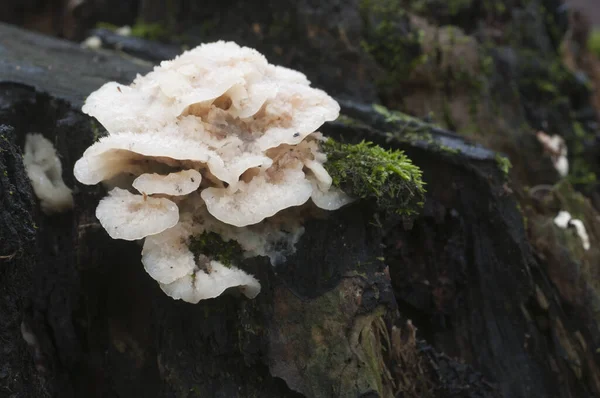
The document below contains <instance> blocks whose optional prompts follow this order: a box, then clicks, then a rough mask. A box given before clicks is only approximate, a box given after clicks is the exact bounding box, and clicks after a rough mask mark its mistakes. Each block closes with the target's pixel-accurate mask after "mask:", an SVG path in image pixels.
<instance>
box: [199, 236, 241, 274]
mask: <svg viewBox="0 0 600 398" xmlns="http://www.w3.org/2000/svg"><path fill="white" fill-rule="evenodd" d="M190 250H191V251H192V253H194V254H196V255H198V254H203V255H205V256H207V257H209V258H211V259H213V260H216V261H218V262H220V263H221V264H223V265H225V266H227V267H230V266H232V265H233V264H238V263H240V262H241V261H242V259H243V253H244V252H243V250H242V247H241V246H240V244H239V243H237V242H236V241H234V240H230V241H225V240H223V238H221V236H220V235H219V234H217V233H215V232H203V233H202V234H200V235H197V236H193V237H192V238H191V239H190Z"/></svg>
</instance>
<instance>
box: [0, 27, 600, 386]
mask: <svg viewBox="0 0 600 398" xmlns="http://www.w3.org/2000/svg"><path fill="white" fill-rule="evenodd" d="M41 49H43V51H41ZM0 54H1V55H2V59H1V61H0V125H2V126H3V127H1V128H0V132H1V133H2V138H1V139H0V148H1V151H0V173H4V176H3V175H2V174H0V182H1V184H2V185H1V186H0V187H1V188H2V190H1V191H0V198H1V202H0V203H2V207H1V208H0V222H1V223H2V224H1V225H0V238H1V240H0V255H1V256H2V257H1V258H0V293H1V294H2V296H1V297H2V298H1V301H0V339H2V341H3V342H4V343H3V348H2V349H4V350H5V352H7V355H2V356H0V394H6V395H8V396H11V394H12V395H14V396H17V397H39V396H45V395H48V396H59V397H68V396H74V397H80V396H98V397H105V396H122V397H136V396H140V397H142V396H143V397H155V396H156V397H171V396H202V397H209V396H224V397H235V396H238V397H251V396H259V397H299V396H307V397H330V396H336V397H356V396H361V397H375V396H381V397H392V396H396V397H404V396H406V397H428V396H432V397H499V396H506V397H531V396H536V397H552V396H557V395H559V396H563V397H568V396H573V397H574V396H578V397H579V396H581V397H583V396H591V395H592V394H597V393H599V392H600V388H599V387H598V384H597V383H595V380H596V379H597V375H598V372H597V364H596V359H595V358H594V357H593V355H592V356H590V355H588V353H589V350H588V349H582V348H581V347H578V346H576V345H577V344H585V339H584V338H583V337H582V341H583V343H580V342H578V341H573V342H572V346H569V347H566V348H565V345H564V344H563V343H564V341H571V340H569V339H570V337H568V336H571V335H572V333H573V331H572V330H571V329H570V325H571V324H572V323H573V318H576V316H567V315H566V314H565V308H564V303H563V301H562V299H561V298H560V295H559V294H558V293H557V290H556V288H555V287H554V285H553V284H552V283H551V282H550V281H549V277H548V275H547V274H546V270H545V268H544V267H542V266H540V264H541V262H540V261H539V259H537V258H536V257H535V255H534V254H533V252H532V250H531V248H530V246H529V243H528V242H527V237H526V234H525V230H524V227H523V221H522V216H521V214H520V213H519V211H518V209H517V207H516V201H515V198H514V196H513V195H511V192H510V189H509V188H508V186H507V181H506V179H505V178H506V176H505V174H504V173H503V172H502V171H501V170H500V169H499V168H498V164H497V160H496V155H495V153H493V152H491V151H489V150H486V149H484V148H481V147H478V146H475V145H472V144H469V143H467V142H465V141H464V139H462V138H461V137H459V136H457V135H455V134H453V133H451V132H448V131H445V130H443V129H440V128H438V127H434V126H431V125H428V124H425V123H422V122H419V121H417V120H409V121H403V120H394V119H393V118H389V117H387V118H386V117H385V116H384V115H382V114H381V113H380V112H377V111H375V110H374V109H373V108H372V107H371V106H370V105H367V104H359V103H356V102H352V101H342V113H343V115H344V116H345V118H342V119H340V121H337V122H334V123H330V124H328V125H326V126H324V128H323V130H322V131H323V132H324V133H325V134H327V135H331V136H334V137H335V138H337V139H340V140H345V141H348V142H358V141H360V140H363V139H367V140H371V141H374V142H376V143H378V144H381V145H384V146H387V147H393V148H401V149H404V150H405V151H406V152H407V153H408V154H409V155H410V157H411V158H412V159H413V160H414V162H415V163H416V164H417V165H418V166H420V167H421V168H422V169H423V171H424V178H425V180H426V182H427V190H428V193H427V201H426V203H425V208H424V209H423V212H422V214H421V215H420V216H419V217H417V218H416V219H415V220H414V221H413V223H412V224H411V225H405V224H404V223H402V222H399V221H393V220H387V222H383V223H381V224H380V223H378V222H376V221H377V219H376V218H375V217H374V215H375V213H374V209H373V207H372V205H371V204H370V203H358V204H354V205H352V206H349V207H347V208H345V209H343V210H340V211H337V212H333V213H331V214H330V215H329V216H328V217H327V218H324V219H315V220H311V221H308V222H307V223H306V225H305V227H306V232H305V234H304V236H303V238H302V239H301V241H300V242H299V244H298V246H297V249H298V250H297V253H296V254H295V255H293V256H292V257H290V258H288V260H287V262H286V263H285V264H283V265H281V266H278V267H277V268H273V267H271V266H270V264H269V263H268V261H266V260H265V259H261V258H258V259H253V260H249V261H247V262H246V263H245V264H243V268H244V269H246V270H248V271H250V272H252V273H253V274H255V275H256V276H257V278H258V279H259V280H260V282H261V285H262V292H261V293H260V295H259V296H258V297H257V298H256V299H255V300H246V299H243V298H240V297H231V296H225V297H219V298H217V299H213V300H206V301H203V302H200V303H199V304H197V305H191V304H187V303H183V302H177V301H173V300H171V299H170V298H168V297H167V296H166V295H164V294H163V293H162V292H161V291H160V289H159V287H158V286H157V285H156V284H155V283H154V281H152V280H151V279H150V277H149V276H148V275H146V273H145V272H144V270H143V267H142V265H141V263H140V247H139V245H136V244H135V243H131V242H122V241H115V240H111V239H110V238H109V237H108V236H107V235H106V233H105V232H104V230H103V229H102V228H101V227H100V226H99V224H98V222H97V220H96V219H95V216H94V210H95V207H96V204H97V203H98V200H99V199H100V198H101V197H102V196H103V194H104V192H103V191H102V188H101V187H86V186H82V185H80V184H76V183H75V181H74V178H73V176H72V174H71V172H70V170H72V167H73V164H74V162H75V160H77V159H78V158H79V157H80V156H81V154H82V152H83V150H84V149H85V148H86V147H87V146H89V145H90V144H91V143H92V142H93V140H94V133H95V131H94V128H95V127H94V124H93V123H92V120H91V119H90V118H89V117H87V116H85V115H83V114H82V113H81V112H80V111H79V109H80V107H81V104H82V102H83V100H84V98H85V97H86V96H87V95H88V94H89V93H90V92H91V91H93V90H95V89H97V88H98V87H99V86H100V85H101V84H103V83H104V82H106V81H108V80H117V81H120V82H124V83H127V82H129V81H131V79H132V78H133V77H134V76H135V74H136V73H145V72H147V71H148V70H149V68H150V65H149V64H147V63H144V62H141V61H138V60H135V59H132V58H130V57H127V56H124V55H118V54H114V53H111V52H108V51H105V50H101V51H92V50H85V49H81V48H80V47H79V46H77V45H75V44H70V43H67V42H63V41H59V40H55V39H50V38H47V37H43V36H39V35H36V34H33V33H28V32H25V31H22V30H19V29H17V28H14V27H9V26H5V25H0ZM349 119H351V122H349ZM29 132H40V133H42V134H44V136H46V137H47V138H49V139H50V140H51V141H52V142H53V143H54V144H55V146H56V148H57V150H58V151H59V153H60V155H61V159H62V162H63V168H64V170H65V172H64V179H65V182H66V183H67V185H69V186H70V187H74V189H75V204H76V205H75V209H74V210H73V212H70V213H68V214H64V215H59V216H46V215H44V214H42V213H41V212H39V211H38V210H37V209H36V206H35V204H34V203H35V202H34V200H35V199H34V197H33V195H32V192H31V188H30V186H29V184H28V182H27V179H26V176H25V174H24V170H23V166H22V162H21V160H20V158H19V150H20V147H21V146H22V143H23V140H24V136H25V134H27V133H29ZM11 192H12V193H11ZM384 221H385V220H384ZM583 319H584V318H579V319H576V321H577V322H583ZM415 325H418V329H417V328H415ZM565 336H567V337H565ZM433 341H435V343H436V344H435V347H432V346H431V345H430V344H428V342H430V343H431V342H433ZM442 352H444V353H442ZM26 353H29V355H27V354H26ZM579 358H585V361H586V362H585V363H581V362H580V363H579V364H577V365H574V364H573V362H574V361H576V360H579ZM577 372H579V373H577ZM582 380H585V382H582Z"/></svg>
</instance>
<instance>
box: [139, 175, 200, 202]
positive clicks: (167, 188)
mask: <svg viewBox="0 0 600 398" xmlns="http://www.w3.org/2000/svg"><path fill="white" fill-rule="evenodd" d="M201 181H202V174H200V173H199V172H198V171H196V170H193V169H190V170H182V171H178V172H175V173H169V174H167V175H161V174H156V173H154V174H142V175H141V176H139V177H138V178H136V179H135V180H134V181H133V184H132V185H133V187H134V188H135V189H137V190H138V192H140V193H145V194H148V195H152V194H156V193H158V194H165V195H172V196H182V195H187V194H189V193H192V192H194V191H195V190H197V189H198V188H199V187H200V182H201Z"/></svg>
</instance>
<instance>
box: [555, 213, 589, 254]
mask: <svg viewBox="0 0 600 398" xmlns="http://www.w3.org/2000/svg"><path fill="white" fill-rule="evenodd" d="M554 224H556V226H558V227H559V228H562V229H567V228H568V227H569V226H572V227H574V228H575V231H576V232H577V235H578V236H579V239H581V244H582V245H583V249H584V250H589V249H590V237H589V235H588V233H587V230H586V229H585V225H584V224H583V222H582V221H581V220H578V219H576V218H572V217H571V214H570V213H569V212H568V211H564V210H561V211H560V212H558V215H557V216H556V217H555V218H554Z"/></svg>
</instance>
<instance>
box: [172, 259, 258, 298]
mask: <svg viewBox="0 0 600 398" xmlns="http://www.w3.org/2000/svg"><path fill="white" fill-rule="evenodd" d="M206 268H207V269H206V270H203V269H195V270H194V271H193V273H191V274H190V275H186V276H184V277H183V278H179V279H177V280H176V281H175V282H173V283H169V284H167V285H165V284H161V285H160V288H161V289H162V290H163V291H164V292H165V293H166V294H167V295H169V296H170V297H172V298H174V299H182V300H183V301H187V302H188V303H193V304H195V303H197V302H199V301H200V300H206V299H209V298H214V297H217V296H220V295H221V293H223V292H224V291H225V290H227V289H229V288H233V287H235V288H238V289H239V290H240V291H241V292H242V293H243V294H244V295H245V296H246V297H248V298H250V299H253V298H254V297H256V296H257V295H258V293H260V283H259V282H258V281H257V280H256V278H254V277H253V276H251V275H248V274H247V273H245V272H244V271H242V270H240V269H238V268H236V267H233V266H230V267H226V266H224V265H223V264H221V263H219V262H218V261H214V260H212V261H210V262H209V263H208V264H207V265H206Z"/></svg>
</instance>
